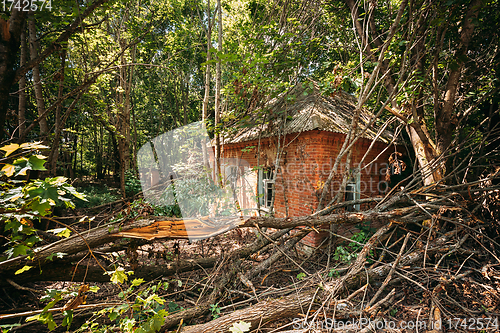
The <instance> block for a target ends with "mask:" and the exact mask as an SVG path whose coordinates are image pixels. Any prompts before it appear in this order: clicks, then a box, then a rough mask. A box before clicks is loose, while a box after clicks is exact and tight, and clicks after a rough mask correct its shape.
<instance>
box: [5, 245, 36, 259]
mask: <svg viewBox="0 0 500 333" xmlns="http://www.w3.org/2000/svg"><path fill="white" fill-rule="evenodd" d="M30 249H31V248H30V247H28V246H26V245H23V244H19V245H16V246H14V248H13V251H12V257H17V256H24V255H25V254H26V252H27V251H28V250H30ZM10 257H11V256H9V258H10Z"/></svg>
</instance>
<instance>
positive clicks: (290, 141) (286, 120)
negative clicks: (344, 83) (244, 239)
mask: <svg viewBox="0 0 500 333" xmlns="http://www.w3.org/2000/svg"><path fill="white" fill-rule="evenodd" d="M311 86H312V87H311ZM355 105H356V99H355V98H354V97H353V96H351V95H350V94H348V93H345V92H337V93H336V94H335V95H333V96H323V95H321V94H320V93H319V91H318V87H317V85H311V84H309V85H308V87H307V89H306V88H305V87H304V86H303V85H302V84H299V85H297V86H296V87H295V88H294V89H293V90H292V91H291V92H290V93H289V94H287V95H286V96H282V97H280V98H278V99H277V100H276V101H274V102H273V103H272V106H270V107H269V114H272V115H276V116H275V117H274V119H270V120H269V121H267V122H266V123H264V124H262V125H260V124H261V122H259V120H258V119H254V120H253V121H254V122H255V124H257V125H255V126H250V127H246V128H243V129H241V130H239V131H238V132H236V133H235V134H232V135H230V136H227V137H226V138H225V139H224V140H223V145H222V156H221V157H223V158H224V159H223V160H224V161H225V163H224V164H225V166H224V173H225V176H226V177H230V176H231V175H235V174H245V177H244V178H239V179H240V183H239V184H238V186H239V188H240V189H241V190H240V191H239V193H238V201H239V204H240V206H241V207H242V208H243V209H248V210H249V211H252V210H253V211H254V212H255V209H256V208H257V203H256V200H259V203H260V207H261V209H262V210H266V209H269V208H270V206H271V201H272V197H273V195H274V206H273V209H274V212H275V216H277V217H285V216H290V217H297V216H305V215H309V214H311V213H313V212H315V210H316V208H317V207H318V202H319V198H320V196H321V193H322V189H323V185H324V182H325V180H326V179H327V178H328V175H329V173H330V170H331V169H332V167H333V165H334V162H335V158H336V157H337V154H338V152H339V150H340V148H341V146H342V144H343V142H344V138H345V137H346V134H347V133H348V131H349V129H350V126H351V122H352V118H353V116H354V111H355ZM371 117H373V115H372V114H371V113H370V112H368V111H367V110H364V109H363V110H362V112H361V116H360V125H359V128H361V129H363V128H365V127H366V124H368V123H369V121H370V119H371ZM369 147H371V148H369ZM396 148H397V146H396V145H394V144H393V134H392V133H391V132H389V131H381V132H380V133H379V132H378V129H377V128H375V127H370V128H368V129H367V130H366V131H365V132H364V134H363V135H362V137H361V138H360V139H359V140H358V141H357V143H355V146H354V147H353V151H352V155H351V163H350V166H351V167H350V169H351V172H353V171H354V170H355V168H359V169H360V170H361V171H360V172H356V173H354V172H353V173H352V174H351V176H350V179H349V181H348V184H347V187H346V193H345V200H354V199H361V198H366V197H373V196H379V195H382V194H384V193H385V191H387V187H388V186H387V183H386V182H385V172H386V168H387V166H388V164H387V163H388V159H389V156H390V155H391V153H394V151H395V149H396ZM278 149H279V150H280V151H282V154H280V159H279V167H278V168H276V161H277V159H276V157H277V152H278ZM367 150H369V152H368V154H367V156H366V157H365V158H364V159H363V157H364V155H365V153H366V152H367ZM400 150H401V149H400ZM362 159H363V162H362V165H359V163H360V162H361V161H362ZM344 162H345V159H344ZM344 168H345V166H344V165H343V166H342V167H341V168H340V170H343V169H344ZM275 170H277V175H276V177H274V172H275ZM337 174H338V175H337V177H335V178H334V180H333V181H332V183H331V186H330V190H329V191H328V198H326V202H325V203H328V201H329V200H330V199H331V198H332V197H334V196H335V194H337V192H338V191H339V190H340V187H341V181H342V175H341V172H338V173H337ZM235 179H236V178H235ZM360 208H362V207H359V205H356V206H355V207H350V209H352V210H359V209H360ZM325 233H326V232H322V233H319V234H317V233H311V234H309V235H308V236H307V237H306V238H305V239H304V241H303V243H305V244H307V245H310V246H314V247H316V246H318V245H319V244H320V243H321V242H322V240H323V239H324V237H325Z"/></svg>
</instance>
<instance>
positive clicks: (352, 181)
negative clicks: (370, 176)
mask: <svg viewBox="0 0 500 333" xmlns="http://www.w3.org/2000/svg"><path fill="white" fill-rule="evenodd" d="M360 178H361V177H360V174H359V173H355V174H354V175H353V176H351V177H350V178H349V179H348V181H347V185H346V187H345V201H353V200H359V199H360V197H361V193H360V192H361V191H360V185H361V181H360ZM359 209H360V205H359V204H357V205H351V206H347V207H346V210H347V211H348V212H353V211H359Z"/></svg>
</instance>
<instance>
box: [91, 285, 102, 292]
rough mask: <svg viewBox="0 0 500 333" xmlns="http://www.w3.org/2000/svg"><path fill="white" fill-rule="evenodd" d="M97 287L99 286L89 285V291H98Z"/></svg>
mask: <svg viewBox="0 0 500 333" xmlns="http://www.w3.org/2000/svg"><path fill="white" fill-rule="evenodd" d="M99 289H101V288H99V287H98V286H92V287H89V291H90V292H93V293H96V292H98V291H99Z"/></svg>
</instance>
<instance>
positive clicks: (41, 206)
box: [31, 200, 51, 216]
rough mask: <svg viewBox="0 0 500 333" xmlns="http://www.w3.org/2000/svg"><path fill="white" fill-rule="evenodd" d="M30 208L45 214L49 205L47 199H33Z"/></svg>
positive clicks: (49, 207)
mask: <svg viewBox="0 0 500 333" xmlns="http://www.w3.org/2000/svg"><path fill="white" fill-rule="evenodd" d="M31 209H32V210H33V211H36V212H38V214H40V215H42V216H45V215H48V214H50V209H51V205H50V202H49V201H45V202H44V203H40V202H39V201H38V200H35V201H33V202H32V203H31Z"/></svg>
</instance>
